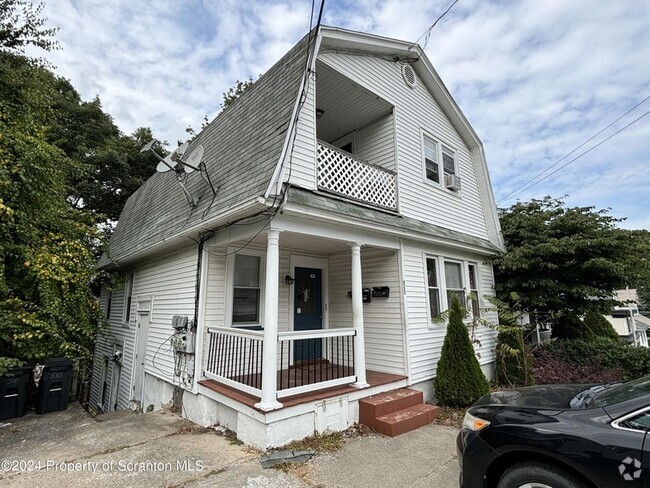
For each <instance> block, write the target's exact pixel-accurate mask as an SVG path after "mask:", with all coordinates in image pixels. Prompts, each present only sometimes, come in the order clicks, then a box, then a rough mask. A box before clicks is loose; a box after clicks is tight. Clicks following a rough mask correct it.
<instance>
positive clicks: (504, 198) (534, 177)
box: [497, 96, 650, 204]
mask: <svg viewBox="0 0 650 488" xmlns="http://www.w3.org/2000/svg"><path fill="white" fill-rule="evenodd" d="M648 100H650V96H647V97H645V98H644V99H643V100H641V101H640V102H639V103H637V104H636V105H635V106H634V107H632V108H631V109H629V110H628V111H627V112H625V113H624V114H623V115H621V116H620V117H618V118H617V119H616V120H614V121H612V122H610V123H609V124H607V126H605V127H603V128H602V129H601V130H599V131H598V132H596V133H595V134H594V135H593V136H591V137H590V138H589V139H587V140H586V141H585V142H583V143H582V144H580V145H579V146H578V147H576V148H574V149H573V150H572V151H571V152H569V153H567V154H565V155H564V156H563V157H562V158H560V159H558V160H557V161H555V162H554V163H553V164H551V165H550V166H549V167H548V168H545V169H544V170H543V171H540V172H539V173H538V174H536V175H535V176H533V177H532V178H531V179H529V180H528V181H526V182H525V183H522V184H521V185H519V186H518V187H517V188H515V189H514V190H512V191H511V192H510V193H508V194H507V195H506V196H505V197H503V198H501V199H500V200H499V201H498V202H497V204H499V203H501V202H503V201H505V200H507V199H508V198H509V197H510V196H511V195H514V194H517V195H518V194H519V193H517V192H518V191H519V190H520V189H521V188H523V187H524V186H526V185H527V184H528V183H531V182H533V181H535V180H536V179H537V178H539V177H540V176H542V175H543V174H544V173H546V172H547V171H548V170H549V169H551V168H553V167H555V166H557V165H558V164H560V163H561V162H562V161H564V160H565V159H566V158H568V157H569V156H571V155H572V154H573V153H574V152H576V151H577V150H578V149H580V148H581V147H583V146H584V145H585V144H587V143H588V142H590V141H593V140H594V139H595V138H596V137H598V136H599V135H600V134H602V133H603V132H605V131H606V130H607V129H609V128H610V127H611V126H613V125H614V124H615V123H616V122H618V121H619V120H621V119H622V118H623V117H625V116H626V115H627V114H629V113H630V112H632V111H633V110H635V109H636V108H637V107H639V106H640V105H643V104H644V103H645V102H647V101H648Z"/></svg>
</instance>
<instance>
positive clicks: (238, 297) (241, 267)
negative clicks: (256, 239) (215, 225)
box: [232, 254, 260, 325]
mask: <svg viewBox="0 0 650 488" xmlns="http://www.w3.org/2000/svg"><path fill="white" fill-rule="evenodd" d="M259 320H260V257H259V256H249V255H245V254H237V255H236V256H235V270H234V282H233V304H232V323H233V325H235V324H250V323H259Z"/></svg>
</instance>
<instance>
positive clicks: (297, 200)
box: [287, 187, 501, 253]
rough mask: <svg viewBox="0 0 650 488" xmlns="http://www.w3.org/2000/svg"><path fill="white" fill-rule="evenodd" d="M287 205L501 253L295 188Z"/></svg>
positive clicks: (459, 234)
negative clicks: (291, 204)
mask: <svg viewBox="0 0 650 488" xmlns="http://www.w3.org/2000/svg"><path fill="white" fill-rule="evenodd" d="M287 202H288V203H294V204H297V205H300V206H301V207H311V208H315V209H319V210H325V211H327V212H332V213H335V214H339V215H345V216H347V217H352V218H357V219H360V220H365V221H369V222H374V223H375V224H378V225H384V226H389V227H394V228H396V229H399V230H403V231H406V232H414V233H418V234H423V235H427V236H432V237H436V238H439V239H442V240H445V241H452V242H458V243H462V244H468V245H470V246H474V247H477V248H482V249H485V250H486V251H488V252H489V253H496V252H500V251H501V250H500V249H499V247H498V246H496V245H494V244H493V243H491V242H490V241H488V240H486V239H481V238H479V237H475V236H471V235H469V234H464V233H462V232H458V231H455V230H451V229H445V228H444V227H440V226H437V225H433V224H429V223H427V222H422V221H421V220H416V219H412V218H410V217H404V216H401V215H395V214H392V213H389V212H383V211H381V210H375V209H372V208H369V207H366V206H363V205H357V204H355V203H352V202H346V201H344V200H340V199H338V198H331V197H328V196H326V195H322V194H318V193H314V192H311V191H308V190H303V189H299V188H295V187H291V188H290V189H289V194H288V197H287Z"/></svg>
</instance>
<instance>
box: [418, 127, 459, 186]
mask: <svg viewBox="0 0 650 488" xmlns="http://www.w3.org/2000/svg"><path fill="white" fill-rule="evenodd" d="M423 145H424V148H423V152H424V177H425V178H426V180H428V181H432V182H434V183H437V184H439V185H442V186H443V187H444V188H448V189H449V190H451V191H458V190H459V183H458V178H455V179H454V178H451V177H452V176H455V175H457V174H458V171H457V168H456V151H454V150H453V149H452V148H450V147H449V146H446V145H444V144H442V143H440V142H438V141H436V140H435V139H433V138H431V137H429V136H428V135H426V134H425V135H424V136H423Z"/></svg>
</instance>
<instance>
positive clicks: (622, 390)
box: [589, 376, 650, 407]
mask: <svg viewBox="0 0 650 488" xmlns="http://www.w3.org/2000/svg"><path fill="white" fill-rule="evenodd" d="M649 393H650V376H643V377H642V378H639V379H636V380H632V381H627V382H625V383H621V384H620V385H616V386H612V387H611V388H608V389H606V390H603V391H601V392H600V393H598V394H597V395H596V396H595V397H594V399H593V400H592V401H591V402H590V405H589V406H590V407H606V406H607V405H613V404H614V403H621V402H624V401H626V400H631V399H632V398H636V397H639V396H641V395H647V394H649Z"/></svg>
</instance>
